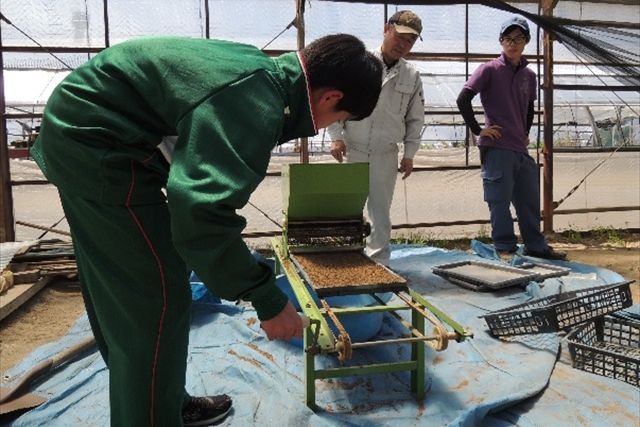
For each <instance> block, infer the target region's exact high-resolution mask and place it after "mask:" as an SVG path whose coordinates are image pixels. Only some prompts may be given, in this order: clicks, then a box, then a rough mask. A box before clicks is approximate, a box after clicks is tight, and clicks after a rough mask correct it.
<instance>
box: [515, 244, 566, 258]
mask: <svg viewBox="0 0 640 427" xmlns="http://www.w3.org/2000/svg"><path fill="white" fill-rule="evenodd" d="M524 255H526V256H532V257H536V258H544V259H557V260H565V259H567V253H566V252H561V251H556V250H555V249H553V248H552V247H549V248H548V249H547V250H544V251H530V250H529V249H527V248H526V247H525V248H524Z"/></svg>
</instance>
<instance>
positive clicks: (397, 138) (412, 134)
mask: <svg viewBox="0 0 640 427" xmlns="http://www.w3.org/2000/svg"><path fill="white" fill-rule="evenodd" d="M373 53H374V54H375V55H376V56H377V57H378V58H380V59H382V51H381V48H378V49H377V50H376V51H374V52H373ZM423 125H424V96H423V94H422V80H421V79H420V73H419V72H418V70H416V69H415V68H414V67H413V66H412V65H411V64H409V63H408V62H407V61H406V60H404V59H402V58H401V59H400V60H399V61H398V62H397V63H396V64H395V65H394V66H393V67H391V68H388V69H387V68H385V74H384V79H383V82H382V91H381V92H380V98H379V99H378V103H377V104H376V108H375V109H374V110H373V113H372V114H371V115H370V116H369V117H367V118H366V119H363V120H360V121H347V122H336V123H334V124H332V125H331V126H329V127H328V128H327V131H328V132H329V137H330V138H331V140H332V141H336V140H339V139H341V140H343V141H345V144H346V145H347V148H348V150H353V149H355V150H358V151H361V152H364V153H374V152H375V153H383V152H387V151H393V150H397V144H399V143H404V154H403V157H404V158H407V159H413V157H414V156H415V154H416V152H417V151H418V148H420V136H421V133H422V126H423Z"/></svg>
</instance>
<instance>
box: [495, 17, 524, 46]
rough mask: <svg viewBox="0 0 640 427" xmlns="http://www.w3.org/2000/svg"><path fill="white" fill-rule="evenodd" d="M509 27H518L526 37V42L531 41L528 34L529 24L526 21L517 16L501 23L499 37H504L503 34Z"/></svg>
mask: <svg viewBox="0 0 640 427" xmlns="http://www.w3.org/2000/svg"><path fill="white" fill-rule="evenodd" d="M510 27H518V28H520V29H521V30H522V32H523V33H524V35H525V36H526V37H527V41H529V40H530V39H531V35H530V34H529V24H528V23H527V21H526V19H524V18H521V17H519V16H513V17H511V18H509V19H507V20H506V21H504V22H503V23H502V27H500V37H502V36H504V33H505V32H506V31H507V30H508V29H509V28H510Z"/></svg>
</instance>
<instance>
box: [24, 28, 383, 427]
mask: <svg viewBox="0 0 640 427" xmlns="http://www.w3.org/2000/svg"><path fill="white" fill-rule="evenodd" d="M381 80H382V67H381V64H380V62H379V61H378V59H376V58H375V57H374V56H372V55H371V54H370V53H368V52H367V51H366V49H365V46H364V45H363V44H362V42H361V41H360V40H358V39H357V38H355V37H353V36H350V35H346V34H337V35H331V36H326V37H323V38H320V39H318V40H316V41H315V42H313V43H311V44H310V45H308V46H307V47H306V48H304V49H303V50H301V51H299V52H295V53H287V54H284V55H281V56H279V57H277V58H270V57H268V56H266V55H265V54H264V53H262V52H261V51H260V50H258V49H256V48H255V47H252V46H247V45H242V44H236V43H231V42H225V41H215V40H203V39H187V38H175V37H171V38H170V37H164V38H148V39H137V40H133V41H128V42H124V43H122V44H119V45H116V46H113V47H111V48H108V49H106V50H104V51H103V52H101V53H100V54H98V55H96V57H95V58H93V59H92V60H91V61H89V62H87V63H86V64H84V65H82V66H81V67H79V68H78V69H76V70H75V71H73V72H72V73H71V74H70V75H69V76H68V77H67V78H65V80H64V81H63V82H62V83H60V85H59V86H58V87H57V88H56V89H55V90H54V92H53V94H52V95H51V97H50V98H49V101H48V103H47V106H46V110H45V114H44V117H43V120H42V124H41V130H40V135H39V138H38V140H37V142H36V144H35V145H34V147H33V149H32V155H33V157H34V158H35V160H36V162H37V163H38V165H39V166H40V168H41V169H42V170H43V172H44V174H45V175H46V176H47V178H48V179H49V180H50V181H51V182H52V183H53V184H55V185H56V186H57V187H58V190H59V193H60V199H61V201H62V206H63V208H64V212H65V214H66V216H67V220H68V222H69V226H70V228H71V233H72V236H73V241H74V248H75V252H76V258H77V263H78V270H79V274H80V280H81V283H82V291H83V296H84V300H85V304H86V308H87V313H88V316H89V321H90V323H91V327H92V330H93V333H94V335H95V337H96V340H97V342H98V347H99V349H100V352H101V354H102V357H103V358H104V360H105V363H106V364H107V367H108V368H109V382H110V383H109V390H110V393H109V398H110V405H111V424H112V425H113V426H118V427H121V426H179V425H183V424H184V425H205V423H207V422H208V423H211V422H215V421H218V420H220V419H222V418H223V417H224V416H226V414H227V413H228V412H229V410H230V407H231V400H230V399H229V398H228V397H227V396H226V395H221V396H211V397H199V398H196V397H191V396H188V395H187V394H186V393H185V390H184V385H185V372H186V358H187V345H188V333H189V307H190V303H191V293H190V288H189V285H188V270H189V269H193V270H194V271H195V272H196V274H197V275H198V277H200V279H201V280H202V281H203V282H204V283H206V285H207V286H208V287H209V288H210V289H211V290H212V291H213V292H214V293H215V294H216V295H218V296H220V297H222V298H224V299H227V300H238V299H242V300H246V301H250V302H251V303H252V305H253V307H254V308H255V310H256V312H257V316H258V318H259V320H260V321H261V327H262V329H263V330H264V331H265V333H266V335H267V337H268V338H269V339H279V340H288V339H290V338H292V337H294V336H301V335H302V328H303V326H302V321H301V318H300V317H299V316H298V314H297V313H296V311H295V309H294V307H293V305H292V304H291V303H290V302H289V301H288V299H287V297H286V296H285V295H284V294H283V293H282V292H281V291H280V290H279V289H278V288H277V287H276V286H275V280H274V274H273V272H272V271H271V269H270V268H269V267H268V266H266V265H264V264H261V263H260V262H257V261H256V260H255V259H254V257H253V256H252V255H251V253H250V251H249V249H248V248H247V246H246V245H245V243H244V242H243V240H242V238H241V231H242V230H243V228H244V227H245V224H246V221H245V219H244V218H243V217H241V216H239V215H238V214H237V213H236V211H237V210H238V209H241V208H242V207H243V206H244V205H245V204H246V203H247V201H248V200H249V197H250V195H251V193H252V192H253V191H254V190H255V189H256V187H257V186H258V184H259V183H260V182H261V181H262V180H263V179H264V177H265V174H266V170H267V166H268V164H269V159H270V156H271V151H272V149H273V148H274V146H275V145H276V144H278V143H283V142H286V141H289V140H291V139H294V138H297V137H306V136H311V135H315V134H317V132H318V129H319V128H323V127H326V126H328V125H329V124H331V123H333V122H335V121H337V120H348V119H360V118H363V117H366V116H368V115H369V114H371V111H372V110H373V108H374V107H375V105H376V102H377V99H378V95H379V93H380V86H381ZM168 135H177V138H176V143H175V148H174V150H173V153H172V155H171V163H169V162H168V161H167V159H166V158H165V156H163V155H162V153H161V152H160V150H159V149H158V144H159V143H160V141H161V140H162V138H163V137H164V136H168ZM187 266H188V267H187Z"/></svg>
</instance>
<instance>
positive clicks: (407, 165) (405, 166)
mask: <svg viewBox="0 0 640 427" xmlns="http://www.w3.org/2000/svg"><path fill="white" fill-rule="evenodd" d="M400 172H402V179H407V178H408V177H409V175H411V172H413V159H406V158H405V159H402V160H400Z"/></svg>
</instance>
